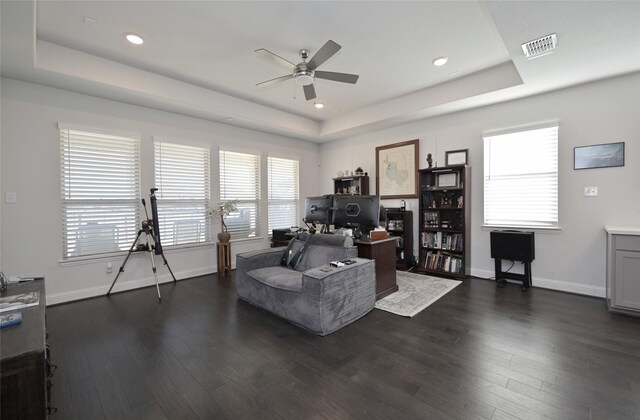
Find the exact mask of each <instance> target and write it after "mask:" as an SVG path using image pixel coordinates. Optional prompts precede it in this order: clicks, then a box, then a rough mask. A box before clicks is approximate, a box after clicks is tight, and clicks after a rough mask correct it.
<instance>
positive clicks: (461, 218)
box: [418, 165, 471, 279]
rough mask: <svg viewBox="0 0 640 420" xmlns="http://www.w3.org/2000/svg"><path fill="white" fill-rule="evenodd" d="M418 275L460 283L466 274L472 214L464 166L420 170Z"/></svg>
mask: <svg viewBox="0 0 640 420" xmlns="http://www.w3.org/2000/svg"><path fill="white" fill-rule="evenodd" d="M418 172H419V178H420V185H419V187H420V203H419V204H420V225H419V226H420V228H419V231H420V236H419V240H420V253H419V266H418V272H419V273H423V274H433V275H439V276H445V277H453V278H457V279H463V278H465V277H466V276H467V275H468V274H469V265H470V257H469V246H468V244H469V243H470V233H471V229H470V221H471V212H470V207H469V205H468V203H469V197H470V190H469V186H470V183H469V180H470V179H471V178H470V177H471V175H470V173H471V170H470V168H469V167H468V166H466V165H453V166H446V167H440V168H427V169H420V170H419V171H418Z"/></svg>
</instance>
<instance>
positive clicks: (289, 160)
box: [267, 155, 300, 236]
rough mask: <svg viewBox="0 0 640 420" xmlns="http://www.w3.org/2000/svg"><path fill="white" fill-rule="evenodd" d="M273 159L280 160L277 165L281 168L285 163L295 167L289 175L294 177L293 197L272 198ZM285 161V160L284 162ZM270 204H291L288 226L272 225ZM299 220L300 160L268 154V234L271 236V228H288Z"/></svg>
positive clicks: (295, 224)
mask: <svg viewBox="0 0 640 420" xmlns="http://www.w3.org/2000/svg"><path fill="white" fill-rule="evenodd" d="M274 160H278V161H282V162H281V164H280V165H279V166H280V167H281V168H282V167H284V166H286V165H295V169H294V170H293V173H291V177H292V178H295V180H294V185H293V188H292V190H293V195H294V197H293V198H284V199H278V198H272V195H273V194H274V193H275V191H274V188H275V186H274V185H273V181H272V177H273V175H274V174H273V173H272V172H273V166H274ZM285 161H286V162H285ZM271 206H293V209H294V214H293V215H290V216H289V217H288V219H289V221H293V223H292V224H290V225H289V226H273V225H272V222H271V219H272V218H271V215H272V212H271ZM299 220H300V160H299V159H297V158H289V157H282V156H277V155H269V156H267V229H268V236H271V234H272V232H273V229H285V228H290V227H291V226H297V225H298V224H299Z"/></svg>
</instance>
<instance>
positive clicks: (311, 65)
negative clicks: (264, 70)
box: [255, 40, 360, 101]
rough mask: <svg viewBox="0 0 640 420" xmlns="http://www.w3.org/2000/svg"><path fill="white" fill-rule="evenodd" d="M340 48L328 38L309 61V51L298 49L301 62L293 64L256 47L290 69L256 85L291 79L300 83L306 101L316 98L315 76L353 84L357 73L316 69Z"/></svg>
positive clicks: (266, 84) (262, 53) (356, 79)
mask: <svg viewBox="0 0 640 420" xmlns="http://www.w3.org/2000/svg"><path fill="white" fill-rule="evenodd" d="M340 48H342V47H341V46H340V45H338V44H337V43H335V42H333V41H331V40H329V41H327V42H326V43H325V44H324V45H323V46H322V48H320V49H319V50H318V52H317V53H316V54H315V55H314V56H313V57H311V59H310V60H309V61H307V59H308V58H309V51H308V50H305V49H302V50H300V51H299V54H300V58H302V62H301V63H298V64H293V63H292V62H290V61H289V60H286V59H284V58H282V57H280V56H279V55H277V54H274V53H272V52H271V51H269V50H267V49H264V48H260V49H257V50H256V51H255V52H256V53H258V54H260V55H262V56H263V57H265V58H268V59H270V60H272V61H273V62H275V63H277V64H280V65H284V66H286V67H287V68H289V69H290V70H292V73H291V74H287V75H286V76H280V77H276V78H275V79H271V80H265V81H264V82H260V83H257V84H256V86H261V87H263V86H270V85H273V84H275V83H279V82H284V81H285V80H289V79H293V80H295V81H296V82H297V83H298V84H300V85H302V89H303V90H304V97H305V98H306V99H307V101H309V100H311V99H315V98H316V89H315V88H314V87H313V82H314V80H315V79H316V78H318V79H326V80H333V81H334V82H342V83H351V84H355V83H356V82H357V81H358V77H360V76H358V75H357V74H348V73H336V72H332V71H320V70H317V68H318V67H320V65H322V64H323V63H324V62H325V61H327V60H328V59H330V58H331V57H333V55H334V54H335V53H337V52H338V51H339V50H340Z"/></svg>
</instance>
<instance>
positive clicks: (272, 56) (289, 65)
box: [255, 48, 296, 69]
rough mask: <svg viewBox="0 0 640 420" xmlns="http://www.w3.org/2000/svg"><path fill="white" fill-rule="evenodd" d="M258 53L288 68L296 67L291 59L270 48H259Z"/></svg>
mask: <svg viewBox="0 0 640 420" xmlns="http://www.w3.org/2000/svg"><path fill="white" fill-rule="evenodd" d="M255 52H256V53H258V55H260V56H261V57H264V58H266V59H267V60H269V61H271V62H273V63H276V64H278V65H280V66H284V67H286V68H288V69H291V68H293V67H295V66H296V65H295V64H293V63H292V62H291V61H289V60H286V59H284V58H282V57H280V56H279V55H278V54H274V53H272V52H271V51H269V50H266V49H264V48H258V49H257V50H256V51H255Z"/></svg>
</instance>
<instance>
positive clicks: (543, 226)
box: [482, 121, 561, 231]
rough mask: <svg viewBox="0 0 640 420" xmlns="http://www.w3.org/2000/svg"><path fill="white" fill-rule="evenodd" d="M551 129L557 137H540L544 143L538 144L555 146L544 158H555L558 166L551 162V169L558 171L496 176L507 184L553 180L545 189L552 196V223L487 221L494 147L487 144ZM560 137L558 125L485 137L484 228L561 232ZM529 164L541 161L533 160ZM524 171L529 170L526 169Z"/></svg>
mask: <svg viewBox="0 0 640 420" xmlns="http://www.w3.org/2000/svg"><path fill="white" fill-rule="evenodd" d="M548 129H555V134H551V135H547V134H541V135H543V136H544V137H542V138H541V139H540V138H539V140H540V141H549V142H551V143H553V144H552V146H554V150H553V151H552V153H551V154H549V155H548V156H545V158H555V162H553V161H549V162H550V165H551V166H552V167H553V166H555V168H552V169H553V170H548V171H541V172H538V173H530V174H528V175H527V174H525V173H524V172H522V173H510V174H503V175H499V176H497V178H498V179H499V178H500V177H501V176H502V177H504V178H505V179H504V180H506V178H508V177H512V181H518V180H519V181H523V180H524V179H525V178H527V177H528V178H530V179H537V180H540V181H544V179H545V176H547V177H550V178H551V181H550V182H549V184H548V185H546V187H547V188H548V189H549V190H550V191H551V192H552V193H551V194H550V195H549V201H548V206H549V207H551V208H552V211H551V212H549V214H550V217H549V219H547V220H545V219H543V218H540V219H536V220H531V221H529V222H526V221H524V220H522V219H521V220H516V219H512V220H508V219H504V220H497V218H495V219H492V220H488V218H487V216H488V214H487V213H488V206H490V205H491V202H490V201H489V199H488V197H489V195H488V192H487V190H488V182H490V178H491V159H490V157H489V156H488V155H487V153H488V149H490V147H491V145H490V144H489V145H488V142H487V141H488V140H489V142H491V140H492V139H494V138H500V137H502V136H514V135H516V136H517V135H519V134H523V135H528V134H530V133H532V132H534V131H538V130H540V131H542V130H548ZM559 137H560V124H559V123H558V122H557V121H553V122H547V123H541V124H535V125H528V126H521V127H516V128H512V129H508V130H500V131H491V132H486V133H484V134H483V159H484V176H483V201H484V203H483V224H482V227H483V228H493V229H505V228H507V229H508V228H516V229H527V230H540V231H555V230H560V229H561V228H560V203H559V173H560V171H559V163H560V159H559ZM502 139H507V138H506V137H502ZM517 140H520V139H514V140H512V141H517ZM494 147H495V143H494ZM529 147H532V146H531V145H529ZM489 153H490V152H489ZM528 156H529V155H528ZM528 160H529V161H539V160H537V159H535V158H532V157H530V156H529V158H528ZM524 167H526V165H525V166H524ZM494 177H496V176H494ZM494 182H495V181H494ZM543 184H544V182H543ZM529 196H531V194H529ZM554 215H555V220H553V216H554Z"/></svg>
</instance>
